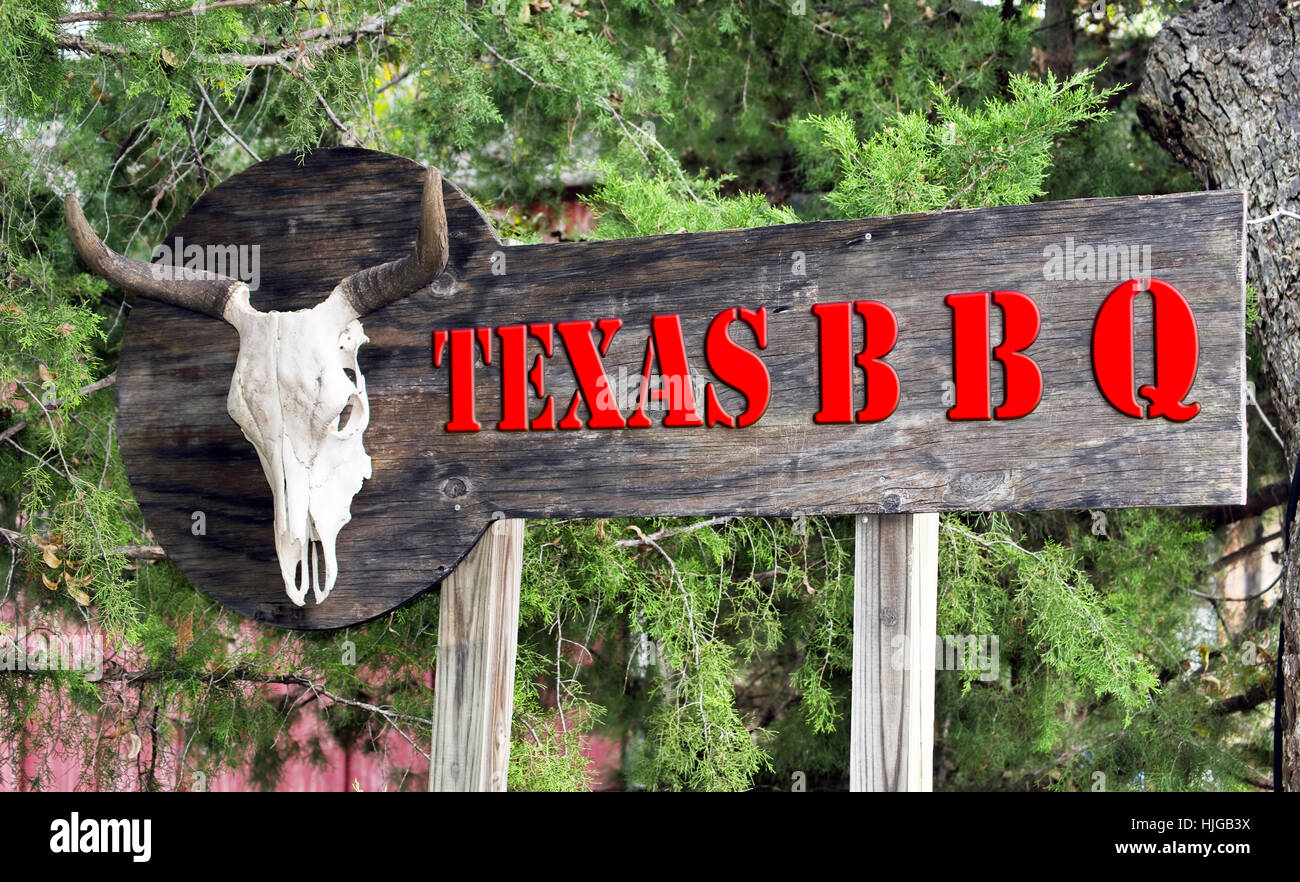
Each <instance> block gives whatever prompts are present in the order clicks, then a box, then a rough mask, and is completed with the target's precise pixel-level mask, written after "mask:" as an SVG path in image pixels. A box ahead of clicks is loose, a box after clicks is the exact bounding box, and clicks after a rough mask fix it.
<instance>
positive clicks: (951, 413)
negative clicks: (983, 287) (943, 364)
mask: <svg viewBox="0 0 1300 882" xmlns="http://www.w3.org/2000/svg"><path fill="white" fill-rule="evenodd" d="M989 296H990V295H989V292H987V291H982V292H980V293H977V294H949V295H948V296H947V297H945V298H944V303H946V304H948V306H949V307H951V308H952V312H953V368H954V376H955V379H956V386H957V390H956V402H955V403H954V405H953V407H952V408H950V409H949V410H948V419H951V420H987V419H990V418H991V417H990V414H989V408H990V402H989ZM992 299H993V302H994V303H996V304H997V305H998V306H1000V307H1001V308H1002V315H1003V320H1004V325H1005V331H1004V334H1003V342H1002V344H1001V345H999V346H998V347H997V348H996V349H994V350H993V357H994V358H996V359H997V360H998V361H1000V362H1002V364H1003V366H1004V367H1005V369H1006V371H1005V372H1006V396H1005V400H1004V402H1003V403H1002V405H1001V406H1000V407H998V409H997V418H998V419H1000V420H1008V419H1015V418H1016V417H1022V416H1025V415H1026V414H1028V413H1030V412H1031V411H1032V410H1033V409H1034V408H1035V407H1037V406H1038V402H1039V400H1041V399H1042V397H1043V377H1042V374H1041V373H1040V372H1039V370H1038V365H1037V364H1035V363H1034V360H1033V359H1032V358H1030V357H1029V356H1027V355H1025V354H1024V353H1023V350H1024V349H1027V348H1028V347H1029V345H1030V344H1031V343H1033V342H1034V339H1035V338H1037V336H1038V327H1039V316H1038V306H1037V305H1036V304H1035V303H1034V301H1033V300H1031V299H1030V298H1029V297H1028V296H1026V295H1024V294H1022V293H1020V292H1019V291H994V292H993V294H992Z"/></svg>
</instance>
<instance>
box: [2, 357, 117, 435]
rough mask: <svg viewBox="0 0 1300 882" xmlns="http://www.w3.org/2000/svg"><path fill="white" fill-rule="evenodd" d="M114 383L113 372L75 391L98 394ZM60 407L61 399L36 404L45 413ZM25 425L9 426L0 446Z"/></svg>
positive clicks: (4, 432)
mask: <svg viewBox="0 0 1300 882" xmlns="http://www.w3.org/2000/svg"><path fill="white" fill-rule="evenodd" d="M116 382H117V371H113V373H111V374H109V375H108V376H107V377H104V378H103V379H102V380H96V381H95V382H93V383H91V384H90V385H89V386H82V387H81V388H80V389H78V390H77V394H78V395H89V394H91V393H92V392H98V391H99V390H100V389H107V388H108V387H109V386H112V385H113V384H114V383H116ZM62 405H63V399H62V398H59V399H56V400H54V401H51V402H50V403H49V404H41V403H40V402H39V401H38V402H36V406H37V407H40V408H42V409H44V410H46V411H48V410H51V409H53V408H58V407H61V406H62ZM27 425H28V423H27V420H25V419H24V420H19V421H18V422H16V423H14V424H13V425H12V426H9V427H8V428H6V429H5V430H4V431H2V432H0V444H3V443H5V442H6V441H8V440H9V439H10V438H12V437H13V436H15V435H17V434H18V433H19V432H21V431H22V430H23V429H25V428H27Z"/></svg>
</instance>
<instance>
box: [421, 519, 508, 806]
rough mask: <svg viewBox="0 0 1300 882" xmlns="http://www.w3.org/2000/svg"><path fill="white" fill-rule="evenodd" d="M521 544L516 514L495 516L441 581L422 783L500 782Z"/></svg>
mask: <svg viewBox="0 0 1300 882" xmlns="http://www.w3.org/2000/svg"><path fill="white" fill-rule="evenodd" d="M523 548H524V522H523V521H522V520H518V519H515V518H511V519H508V520H501V521H495V522H494V523H493V524H492V526H491V527H490V528H489V529H488V531H487V533H486V534H484V536H483V538H482V539H480V540H479V542H478V544H476V545H475V546H474V548H473V550H472V551H470V553H469V554H468V555H466V556H465V560H464V561H462V563H461V565H460V566H459V567H457V568H456V571H455V572H454V573H452V574H451V576H449V577H448V578H447V579H446V580H445V581H444V582H443V584H442V596H441V599H440V604H441V605H440V610H439V617H438V665H437V669H436V672H435V674H434V684H433V696H434V710H433V742H432V751H431V752H430V758H431V768H430V773H429V789H430V790H435V791H444V792H446V791H461V792H483V791H491V792H502V791H504V790H505V789H506V771H507V769H508V767H509V765H510V719H511V711H512V708H513V705H514V687H515V648H516V642H517V640H518V632H519V578H520V574H521V572H522V570H523Z"/></svg>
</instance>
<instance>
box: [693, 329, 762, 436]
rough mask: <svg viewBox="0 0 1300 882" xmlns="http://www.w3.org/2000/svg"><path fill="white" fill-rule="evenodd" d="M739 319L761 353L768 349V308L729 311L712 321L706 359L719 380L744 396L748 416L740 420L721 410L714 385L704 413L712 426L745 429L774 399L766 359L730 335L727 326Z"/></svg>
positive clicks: (705, 349) (755, 420) (710, 387)
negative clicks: (762, 350)
mask: <svg viewBox="0 0 1300 882" xmlns="http://www.w3.org/2000/svg"><path fill="white" fill-rule="evenodd" d="M737 318H739V319H740V320H741V321H743V322H745V324H747V325H749V327H750V328H751V329H753V331H754V337H755V339H756V340H757V342H758V348H759V349H766V348H767V308H766V307H759V309H758V311H757V312H755V311H754V310H752V309H738V308H737V309H727V310H723V311H722V312H720V313H718V314H717V315H716V316H714V317H713V322H712V323H711V324H710V325H709V333H708V335H707V336H706V337H705V341H704V355H705V358H707V359H708V361H709V367H710V368H711V369H712V370H713V372H714V373H715V374H717V375H718V379H719V380H721V381H722V382H724V383H726V384H727V385H728V386H731V387H732V388H733V389H736V390H737V391H739V392H740V393H741V394H743V395H744V396H745V401H746V406H745V412H744V413H742V414H741V415H740V416H739V417H738V418H736V419H732V417H731V415H730V414H728V413H727V412H726V411H725V410H723V409H722V405H721V404H719V403H718V396H717V394H716V393H715V392H714V391H713V384H712V383H710V384H709V385H708V386H706V387H705V403H704V412H705V415H706V420H707V421H708V424H709V426H711V427H712V426H718V425H722V426H735V427H736V428H741V429H743V428H744V427H745V426H750V425H753V424H754V423H755V422H757V421H758V418H759V417H761V416H762V415H763V412H764V411H766V410H767V403H768V401H770V400H771V398H772V378H771V376H770V375H769V374H768V372H767V365H765V364H763V359H761V358H759V357H758V356H757V355H755V354H754V353H752V352H750V351H749V350H748V349H745V348H744V347H743V346H740V345H739V344H737V343H736V342H735V341H733V340H732V339H731V337H730V336H729V335H728V334H727V326H728V325H730V324H731V323H732V322H733V321H735V320H736V319H737Z"/></svg>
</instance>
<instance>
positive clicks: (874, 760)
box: [849, 514, 939, 791]
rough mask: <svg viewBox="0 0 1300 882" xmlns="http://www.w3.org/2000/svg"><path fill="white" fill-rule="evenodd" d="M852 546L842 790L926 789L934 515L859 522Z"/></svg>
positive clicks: (931, 690) (873, 517)
mask: <svg viewBox="0 0 1300 882" xmlns="http://www.w3.org/2000/svg"><path fill="white" fill-rule="evenodd" d="M855 543H856V544H855V551H854V561H855V566H854V577H853V697H852V720H851V724H850V725H851V736H850V743H851V747H850V750H851V755H850V758H849V786H850V787H851V789H853V790H857V791H863V790H866V791H902V790H909V791H917V790H920V791H929V790H930V789H931V778H932V773H933V756H932V754H933V752H934V650H935V627H936V624H935V615H936V612H937V590H938V577H939V516H938V515H937V514H919V515H909V514H890V515H864V516H861V517H859V518H858V519H857V530H856V537H855Z"/></svg>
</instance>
